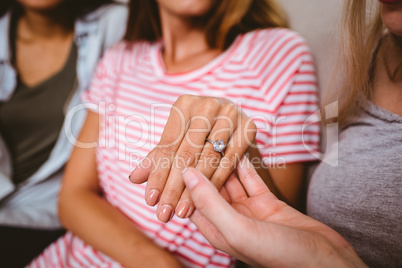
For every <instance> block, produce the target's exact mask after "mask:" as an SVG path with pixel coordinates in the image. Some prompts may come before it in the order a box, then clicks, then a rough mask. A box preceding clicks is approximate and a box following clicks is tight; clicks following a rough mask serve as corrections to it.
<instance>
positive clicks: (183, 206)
mask: <svg viewBox="0 0 402 268" xmlns="http://www.w3.org/2000/svg"><path fill="white" fill-rule="evenodd" d="M189 209H190V203H189V202H188V201H181V202H180V203H179V205H178V206H177V208H176V211H177V213H176V215H177V216H179V217H180V218H183V219H184V218H185V217H186V216H187V214H188V210H189Z"/></svg>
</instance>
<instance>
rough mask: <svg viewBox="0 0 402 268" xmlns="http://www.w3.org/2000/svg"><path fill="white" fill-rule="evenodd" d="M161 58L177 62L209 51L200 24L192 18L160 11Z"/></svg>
mask: <svg viewBox="0 0 402 268" xmlns="http://www.w3.org/2000/svg"><path fill="white" fill-rule="evenodd" d="M160 17H161V25H162V36H163V40H162V41H163V57H164V58H165V59H166V60H168V61H170V62H177V61H180V60H182V59H185V58H187V57H189V56H191V55H196V54H198V53H201V52H205V51H207V50H209V49H210V48H209V46H208V44H207V42H206V40H205V35H204V31H203V29H202V26H201V23H200V22H198V21H197V20H194V19H193V18H186V17H177V16H175V15H173V14H170V13H169V12H167V11H165V10H162V9H161V10H160Z"/></svg>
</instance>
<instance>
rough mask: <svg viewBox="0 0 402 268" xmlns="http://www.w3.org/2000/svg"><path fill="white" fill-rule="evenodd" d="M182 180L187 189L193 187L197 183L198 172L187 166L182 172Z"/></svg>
mask: <svg viewBox="0 0 402 268" xmlns="http://www.w3.org/2000/svg"><path fill="white" fill-rule="evenodd" d="M183 180H184V183H185V184H186V186H187V187H188V188H189V189H193V188H194V186H196V185H197V183H198V174H197V173H196V171H195V169H193V168H189V169H187V170H186V171H185V172H184V173H183Z"/></svg>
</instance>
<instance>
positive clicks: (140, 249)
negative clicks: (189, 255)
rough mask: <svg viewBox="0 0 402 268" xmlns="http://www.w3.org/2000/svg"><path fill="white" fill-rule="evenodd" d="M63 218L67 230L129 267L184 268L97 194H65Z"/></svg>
mask: <svg viewBox="0 0 402 268" xmlns="http://www.w3.org/2000/svg"><path fill="white" fill-rule="evenodd" d="M59 214H60V219H61V221H62V223H63V225H64V226H65V227H66V228H67V229H69V230H70V231H72V232H73V233H74V234H76V235H77V236H79V237H80V238H81V239H83V240H84V241H85V242H86V243H87V244H89V245H91V246H92V247H94V248H95V249H97V250H99V251H101V252H103V253H105V254H106V255H108V256H110V257H111V258H113V259H114V260H116V261H118V262H120V263H121V264H122V265H123V266H125V267H180V264H179V262H178V261H177V260H176V259H175V258H174V257H173V256H172V255H171V254H169V253H168V252H166V251H165V250H163V249H162V248H160V247H158V246H157V245H156V244H154V243H153V242H152V241H151V240H149V239H148V238H147V237H146V236H145V235H144V234H143V233H142V232H141V231H140V230H138V229H137V227H136V226H135V225H134V224H133V223H132V222H131V221H130V220H129V219H128V218H127V217H126V216H125V215H124V214H123V213H121V212H120V211H119V210H118V209H116V208H115V207H113V206H112V205H110V204H109V203H108V202H107V201H106V200H105V199H103V198H102V197H100V196H99V195H98V194H97V193H95V192H91V191H88V190H81V189H80V190H77V189H74V191H70V192H69V190H64V191H62V193H61V196H60V204H59Z"/></svg>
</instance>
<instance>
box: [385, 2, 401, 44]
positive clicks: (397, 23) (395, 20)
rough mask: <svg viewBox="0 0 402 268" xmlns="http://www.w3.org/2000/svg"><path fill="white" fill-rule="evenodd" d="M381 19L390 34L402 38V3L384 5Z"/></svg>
mask: <svg viewBox="0 0 402 268" xmlns="http://www.w3.org/2000/svg"><path fill="white" fill-rule="evenodd" d="M381 18H382V21H383V23H384V25H385V26H386V27H387V29H388V30H389V31H390V32H392V33H393V34H395V35H398V36H402V1H399V2H397V3H394V4H383V7H382V11H381Z"/></svg>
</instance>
